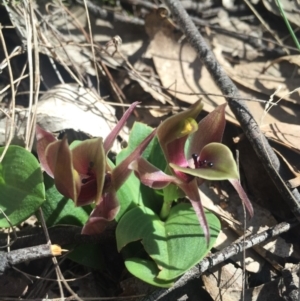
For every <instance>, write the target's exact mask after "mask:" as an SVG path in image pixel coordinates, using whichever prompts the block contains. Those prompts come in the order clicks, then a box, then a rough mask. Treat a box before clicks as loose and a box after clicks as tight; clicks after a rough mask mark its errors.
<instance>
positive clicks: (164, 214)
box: [159, 201, 173, 221]
mask: <svg viewBox="0 0 300 301" xmlns="http://www.w3.org/2000/svg"><path fill="white" fill-rule="evenodd" d="M172 203H173V201H170V202H163V205H162V207H161V210H160V213H159V217H160V219H161V220H163V221H164V220H166V219H167V218H168V216H169V214H170V210H171V207H172Z"/></svg>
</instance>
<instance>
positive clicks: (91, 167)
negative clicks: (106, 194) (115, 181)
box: [72, 138, 106, 205]
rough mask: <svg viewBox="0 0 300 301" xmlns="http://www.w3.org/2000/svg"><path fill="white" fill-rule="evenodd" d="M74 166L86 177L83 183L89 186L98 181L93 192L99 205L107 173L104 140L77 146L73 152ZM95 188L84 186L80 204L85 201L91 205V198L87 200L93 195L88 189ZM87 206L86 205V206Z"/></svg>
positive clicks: (86, 142)
mask: <svg viewBox="0 0 300 301" xmlns="http://www.w3.org/2000/svg"><path fill="white" fill-rule="evenodd" d="M72 154H73V165H74V168H75V169H76V170H77V171H78V172H79V173H80V174H81V175H86V177H85V180H84V181H83V183H84V182H86V184H88V182H90V181H93V180H96V183H97V186H96V190H93V191H91V193H94V199H93V200H94V201H95V202H96V204H99V202H100V199H101V195H102V191H103V186H104V181H105V171H106V156H105V153H104V147H103V142H102V138H94V139H88V140H85V141H83V142H81V143H79V144H78V145H76V146H75V147H74V148H73V150H72ZM91 188H95V186H94V184H93V183H91V185H89V186H88V185H83V186H82V189H83V191H82V192H81V194H80V197H82V198H80V199H78V200H79V201H80V204H81V205H82V202H83V201H84V199H85V200H88V199H89V201H87V202H88V203H90V201H92V200H91V198H90V197H89V198H87V195H89V194H91V193H89V191H87V189H91ZM78 205H79V203H78ZM84 205H86V204H84Z"/></svg>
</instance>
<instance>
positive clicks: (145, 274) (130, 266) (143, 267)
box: [125, 257, 174, 288]
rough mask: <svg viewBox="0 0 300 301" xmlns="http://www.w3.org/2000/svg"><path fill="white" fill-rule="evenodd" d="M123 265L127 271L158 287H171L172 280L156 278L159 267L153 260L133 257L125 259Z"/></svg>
mask: <svg viewBox="0 0 300 301" xmlns="http://www.w3.org/2000/svg"><path fill="white" fill-rule="evenodd" d="M125 266H126V268H127V270H128V271H129V272H131V273H132V274H133V275H134V276H136V277H137V278H139V279H142V280H143V281H145V282H147V283H149V284H151V285H154V286H159V287H165V288H168V287H171V286H172V285H173V284H174V281H172V280H171V281H165V280H161V279H157V277H156V275H157V274H158V273H159V269H158V267H157V265H156V264H155V262H154V261H151V260H146V259H141V258H138V257H133V258H130V259H128V260H125Z"/></svg>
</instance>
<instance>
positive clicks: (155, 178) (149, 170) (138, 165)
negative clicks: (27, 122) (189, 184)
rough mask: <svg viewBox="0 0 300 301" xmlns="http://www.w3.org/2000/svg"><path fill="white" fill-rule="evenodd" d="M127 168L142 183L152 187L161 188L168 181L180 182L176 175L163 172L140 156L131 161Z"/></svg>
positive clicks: (168, 182) (167, 183)
mask: <svg viewBox="0 0 300 301" xmlns="http://www.w3.org/2000/svg"><path fill="white" fill-rule="evenodd" d="M129 168H130V169H132V170H133V171H134V173H135V175H136V176H137V177H138V179H139V180H140V181H141V182H142V183H143V184H144V185H146V186H148V187H151V188H153V189H163V188H164V187H166V186H168V185H169V184H170V183H177V184H178V183H180V181H179V180H178V179H177V178H176V177H174V176H170V175H167V174H165V173H164V172H162V171H161V170H160V169H158V168H156V167H155V166H154V165H152V164H151V163H149V162H148V161H147V160H145V159H144V158H142V157H140V158H138V159H136V160H135V161H133V162H132V163H131V164H130V165H129Z"/></svg>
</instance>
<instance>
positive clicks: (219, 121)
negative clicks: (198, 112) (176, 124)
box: [178, 103, 226, 165]
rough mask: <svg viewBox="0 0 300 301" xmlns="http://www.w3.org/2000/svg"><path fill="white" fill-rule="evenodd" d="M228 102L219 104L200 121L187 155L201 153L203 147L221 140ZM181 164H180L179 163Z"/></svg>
mask: <svg viewBox="0 0 300 301" xmlns="http://www.w3.org/2000/svg"><path fill="white" fill-rule="evenodd" d="M225 108H226V103H225V104H223V105H220V106H218V107H217V108H216V109H215V110H214V111H212V112H211V113H209V114H208V115H207V116H206V117H205V118H203V119H202V120H201V121H200V122H199V123H198V130H197V131H196V132H195V133H193V134H192V137H191V140H190V141H191V142H190V144H189V149H188V152H187V156H188V157H191V156H192V154H197V155H198V154H199V152H200V151H201V150H202V148H203V147H204V146H205V145H207V144H209V143H212V142H221V141H222V137H223V133H224V129H225V124H226V120H225ZM178 165H179V164H178Z"/></svg>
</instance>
